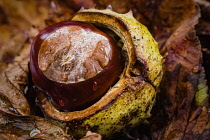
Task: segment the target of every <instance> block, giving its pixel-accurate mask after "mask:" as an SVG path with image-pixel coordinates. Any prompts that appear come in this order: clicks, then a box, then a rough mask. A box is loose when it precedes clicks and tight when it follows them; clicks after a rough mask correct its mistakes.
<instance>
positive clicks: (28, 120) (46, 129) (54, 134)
mask: <svg viewBox="0 0 210 140" xmlns="http://www.w3.org/2000/svg"><path fill="white" fill-rule="evenodd" d="M0 118H1V120H0V135H1V136H2V137H5V138H10V137H16V138H23V139H46V140H73V138H72V137H71V136H70V135H67V134H66V133H65V132H64V130H63V129H62V128H61V127H59V126H57V125H55V124H54V123H52V122H50V121H49V120H47V119H44V118H40V117H38V116H15V115H11V114H7V113H5V112H3V111H0ZM0 138H1V137H0Z"/></svg>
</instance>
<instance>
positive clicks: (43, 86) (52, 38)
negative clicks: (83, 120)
mask: <svg viewBox="0 0 210 140" xmlns="http://www.w3.org/2000/svg"><path fill="white" fill-rule="evenodd" d="M123 66H124V64H123V58H122V55H121V49H120V47H118V46H117V45H116V43H115V41H114V40H113V39H112V38H111V37H110V36H109V35H107V34H106V33H104V32H102V31H100V30H99V29H97V28H96V27H94V26H93V25H92V24H89V23H85V22H79V21H64V22H60V23H56V24H54V25H51V26H49V27H47V28H45V29H44V30H42V31H41V32H40V33H39V34H38V35H37V37H36V38H35V40H34V42H33V44H32V46H31V54H30V70H31V74H32V80H33V83H34V85H35V86H36V87H37V88H38V89H39V90H40V91H41V92H43V93H45V94H46V95H47V97H49V99H50V101H51V103H52V104H53V105H54V106H55V107H56V108H57V109H59V110H63V111H78V110H82V109H85V108H87V107H89V106H91V105H92V104H94V103H95V102H97V101H98V100H99V99H100V98H101V97H103V95H104V94H105V93H106V92H107V91H108V90H109V88H110V87H112V86H113V85H114V84H115V83H116V82H117V81H118V79H119V76H120V74H121V73H122V71H123Z"/></svg>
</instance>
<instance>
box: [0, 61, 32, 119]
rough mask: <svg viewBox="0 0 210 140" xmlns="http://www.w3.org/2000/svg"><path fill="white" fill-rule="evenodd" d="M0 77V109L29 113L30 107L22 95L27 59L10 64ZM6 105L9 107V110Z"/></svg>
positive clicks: (22, 113)
mask: <svg viewBox="0 0 210 140" xmlns="http://www.w3.org/2000/svg"><path fill="white" fill-rule="evenodd" d="M0 79H1V81H0V85H1V86H0V95H1V104H0V110H3V111H6V112H8V113H12V114H14V113H16V114H20V115H24V116H25V115H29V114H30V108H29V105H28V102H27V100H26V98H25V96H24V88H25V85H26V83H27V80H28V60H26V61H24V62H22V63H18V64H17V65H14V66H11V68H10V69H9V70H7V71H5V72H3V73H2V74H1V75H0ZM2 102H4V104H3V103H2ZM6 107H10V110H7V109H6ZM14 110H15V111H14Z"/></svg>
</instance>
